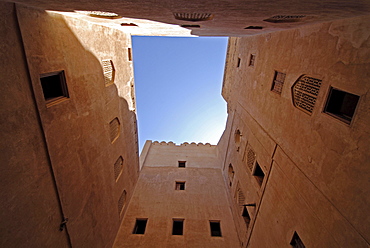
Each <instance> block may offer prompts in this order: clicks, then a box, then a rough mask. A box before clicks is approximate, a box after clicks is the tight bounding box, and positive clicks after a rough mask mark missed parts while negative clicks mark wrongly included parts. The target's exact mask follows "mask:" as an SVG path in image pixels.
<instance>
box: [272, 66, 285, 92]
mask: <svg viewBox="0 0 370 248" xmlns="http://www.w3.org/2000/svg"><path fill="white" fill-rule="evenodd" d="M284 81H285V73H282V72H278V71H275V76H274V80H273V81H272V86H271V91H272V92H275V93H278V94H281V91H282V90H283V85H284Z"/></svg>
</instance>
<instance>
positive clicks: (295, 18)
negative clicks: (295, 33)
mask: <svg viewBox="0 0 370 248" xmlns="http://www.w3.org/2000/svg"><path fill="white" fill-rule="evenodd" d="M305 17H306V16H305V15H276V16H273V17H270V18H268V19H265V20H263V21H265V22H273V23H287V22H299V21H301V20H302V19H303V18H305Z"/></svg>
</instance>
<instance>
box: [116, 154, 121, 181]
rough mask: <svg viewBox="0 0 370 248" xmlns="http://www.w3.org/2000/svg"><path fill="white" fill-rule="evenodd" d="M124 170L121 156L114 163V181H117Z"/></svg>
mask: <svg viewBox="0 0 370 248" xmlns="http://www.w3.org/2000/svg"><path fill="white" fill-rule="evenodd" d="M122 169H123V158H122V156H120V157H119V158H118V159H117V160H116V162H115V163H114V179H115V180H116V181H117V179H118V177H119V176H120V175H121V173H122Z"/></svg>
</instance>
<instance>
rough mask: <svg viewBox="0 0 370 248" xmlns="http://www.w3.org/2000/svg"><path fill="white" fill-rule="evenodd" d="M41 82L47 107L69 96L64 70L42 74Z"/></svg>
mask: <svg viewBox="0 0 370 248" xmlns="http://www.w3.org/2000/svg"><path fill="white" fill-rule="evenodd" d="M40 82H41V87H42V92H43V94H44V98H45V101H46V106H47V107H50V106H52V105H54V104H57V103H59V102H62V101H64V100H66V99H68V98H69V94H68V89H67V84H66V78H65V74H64V71H57V72H51V73H46V74H41V75H40Z"/></svg>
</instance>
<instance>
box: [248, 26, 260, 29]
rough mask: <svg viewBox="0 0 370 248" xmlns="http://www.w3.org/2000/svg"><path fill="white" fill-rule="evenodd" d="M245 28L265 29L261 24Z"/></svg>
mask: <svg viewBox="0 0 370 248" xmlns="http://www.w3.org/2000/svg"><path fill="white" fill-rule="evenodd" d="M244 29H263V27H261V26H248V27H246V28H244Z"/></svg>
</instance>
